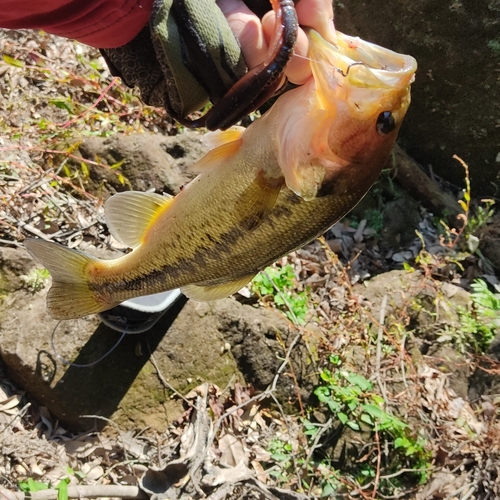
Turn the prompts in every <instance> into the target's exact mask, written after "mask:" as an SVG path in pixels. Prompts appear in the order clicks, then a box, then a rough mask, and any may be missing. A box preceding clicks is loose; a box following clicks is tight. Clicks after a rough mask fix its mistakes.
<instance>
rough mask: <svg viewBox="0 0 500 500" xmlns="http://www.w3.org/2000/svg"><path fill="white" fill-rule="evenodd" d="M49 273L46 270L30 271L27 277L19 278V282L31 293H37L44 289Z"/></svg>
mask: <svg viewBox="0 0 500 500" xmlns="http://www.w3.org/2000/svg"><path fill="white" fill-rule="evenodd" d="M49 278H50V273H49V271H47V269H43V268H40V269H39V268H37V269H32V270H31V271H30V272H29V273H28V274H27V275H24V276H21V280H22V281H23V282H24V283H25V284H26V286H27V287H28V288H29V289H30V290H31V291H32V292H39V291H40V290H42V289H43V288H44V287H45V284H46V282H47V280H48V279H49Z"/></svg>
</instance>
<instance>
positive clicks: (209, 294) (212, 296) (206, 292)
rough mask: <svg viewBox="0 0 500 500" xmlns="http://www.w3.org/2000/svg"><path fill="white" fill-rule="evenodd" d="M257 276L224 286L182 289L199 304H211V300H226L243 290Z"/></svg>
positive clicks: (194, 286)
mask: <svg viewBox="0 0 500 500" xmlns="http://www.w3.org/2000/svg"><path fill="white" fill-rule="evenodd" d="M255 274H257V273H254V274H251V275H249V276H245V277H244V278H240V279H238V280H236V281H231V282H229V283H223V284H222V285H207V286H205V285H187V286H183V287H182V288H181V292H182V293H183V294H184V295H185V296H186V297H188V298H190V299H192V300H196V301H197V302H209V301H211V300H217V299H224V298H226V297H229V296H230V295H233V293H236V292H237V291H238V290H241V289H242V288H243V287H244V286H245V285H246V284H247V283H248V282H249V281H251V280H252V279H253V278H254V276H255Z"/></svg>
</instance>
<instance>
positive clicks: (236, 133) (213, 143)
mask: <svg viewBox="0 0 500 500" xmlns="http://www.w3.org/2000/svg"><path fill="white" fill-rule="evenodd" d="M245 130H246V128H245V127H240V126H238V125H233V126H232V127H230V128H228V129H227V130H214V131H213V132H207V133H206V134H205V135H204V136H203V139H202V140H203V142H204V143H205V144H206V145H207V146H208V147H209V148H210V149H214V148H217V147H219V146H222V145H223V144H227V143H228V142H234V141H237V140H239V139H241V136H242V135H243V132H245Z"/></svg>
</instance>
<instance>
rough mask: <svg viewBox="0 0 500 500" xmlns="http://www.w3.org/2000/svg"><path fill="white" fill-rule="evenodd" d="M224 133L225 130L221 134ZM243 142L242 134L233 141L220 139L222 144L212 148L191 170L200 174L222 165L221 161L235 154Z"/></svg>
mask: <svg viewBox="0 0 500 500" xmlns="http://www.w3.org/2000/svg"><path fill="white" fill-rule="evenodd" d="M226 132H228V131H226ZM224 133H225V132H221V134H224ZM242 142H243V141H242V140H241V134H240V137H238V138H237V139H236V140H232V141H231V142H222V141H220V146H217V147H216V148H215V149H211V150H210V151H209V152H208V153H207V154H206V155H205V156H204V157H203V158H201V159H200V160H198V161H197V162H196V163H195V164H194V165H193V166H191V167H190V169H189V170H191V171H193V172H195V173H198V174H203V173H205V172H207V171H209V170H211V169H212V168H214V167H216V166H218V165H220V163H221V162H225V161H227V160H228V159H229V158H231V156H233V155H234V154H235V153H236V152H237V151H238V149H240V146H241V143H242Z"/></svg>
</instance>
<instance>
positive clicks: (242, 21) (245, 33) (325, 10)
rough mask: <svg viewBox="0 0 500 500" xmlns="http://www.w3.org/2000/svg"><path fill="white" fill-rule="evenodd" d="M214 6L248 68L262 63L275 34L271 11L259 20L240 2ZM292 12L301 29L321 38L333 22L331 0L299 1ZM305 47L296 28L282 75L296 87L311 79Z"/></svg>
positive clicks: (301, 32) (230, 0) (304, 39)
mask: <svg viewBox="0 0 500 500" xmlns="http://www.w3.org/2000/svg"><path fill="white" fill-rule="evenodd" d="M217 4H218V6H219V8H220V9H221V10H222V12H223V13H224V15H225V17H226V19H227V21H228V23H229V26H230V27H231V30H232V31H233V33H234V35H235V36H236V38H237V39H238V40H239V42H240V45H241V49H242V51H243V55H244V57H245V61H246V63H247V65H248V67H249V69H252V68H255V67H256V66H258V65H259V64H261V63H263V62H264V61H265V60H266V57H267V55H268V51H269V44H270V43H271V41H272V38H273V35H274V32H275V27H274V25H275V20H276V16H275V14H274V12H273V11H270V12H268V13H267V14H266V15H265V16H264V17H263V18H262V21H261V20H260V19H259V18H258V16H257V15H255V14H254V13H253V12H252V11H251V10H250V9H249V8H248V7H247V6H246V5H245V4H244V3H243V1H242V0H219V1H218V2H217ZM295 9H296V11H297V17H298V19H299V24H300V25H301V26H307V27H311V28H313V29H315V30H316V31H318V32H319V33H320V34H321V35H322V36H323V37H325V38H327V37H328V32H329V30H331V29H332V21H333V7H332V0H300V1H299V2H298V3H297V4H296V5H295ZM308 48H309V42H308V39H307V36H306V34H305V32H304V30H303V29H299V33H298V38H297V44H296V46H295V55H294V56H293V57H292V59H291V61H290V63H289V64H288V66H287V69H286V72H285V74H286V76H287V78H288V79H289V80H290V81H291V82H292V83H295V84H297V85H301V84H302V83H304V82H305V81H306V80H307V79H308V78H309V77H310V76H311V68H310V66H309V61H308V60H307V59H305V56H306V55H307V51H308Z"/></svg>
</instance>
